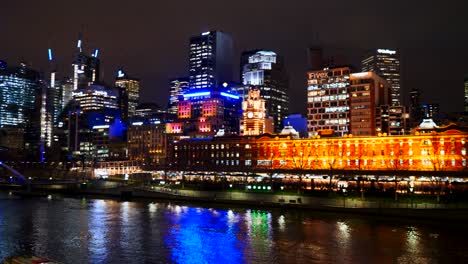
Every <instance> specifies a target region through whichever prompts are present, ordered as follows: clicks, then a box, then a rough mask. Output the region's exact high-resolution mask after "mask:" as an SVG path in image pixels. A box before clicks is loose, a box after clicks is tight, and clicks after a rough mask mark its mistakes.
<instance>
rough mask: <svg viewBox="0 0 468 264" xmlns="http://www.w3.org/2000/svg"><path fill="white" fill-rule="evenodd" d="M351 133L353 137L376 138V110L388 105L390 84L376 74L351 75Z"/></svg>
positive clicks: (377, 128) (377, 129)
mask: <svg viewBox="0 0 468 264" xmlns="http://www.w3.org/2000/svg"><path fill="white" fill-rule="evenodd" d="M349 81H350V86H349V89H348V91H349V116H350V132H351V134H353V136H375V135H376V134H377V133H378V131H380V129H379V127H378V126H377V124H376V108H377V107H380V106H382V105H388V84H387V82H386V81H385V80H384V79H382V78H381V77H379V76H378V75H377V74H375V72H360V73H352V74H350V75H349Z"/></svg>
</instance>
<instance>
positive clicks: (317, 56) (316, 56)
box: [307, 46, 323, 71]
mask: <svg viewBox="0 0 468 264" xmlns="http://www.w3.org/2000/svg"><path fill="white" fill-rule="evenodd" d="M307 58H308V62H309V65H308V66H309V70H311V71H316V70H320V69H322V68H323V52H322V48H320V47H315V46H314V47H309V48H307Z"/></svg>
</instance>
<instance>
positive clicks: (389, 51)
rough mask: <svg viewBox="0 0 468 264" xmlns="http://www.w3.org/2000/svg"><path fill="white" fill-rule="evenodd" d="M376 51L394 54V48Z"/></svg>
mask: <svg viewBox="0 0 468 264" xmlns="http://www.w3.org/2000/svg"><path fill="white" fill-rule="evenodd" d="M377 52H378V53H382V54H396V51H395V50H389V49H378V50H377Z"/></svg>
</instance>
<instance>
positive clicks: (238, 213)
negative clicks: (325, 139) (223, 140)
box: [0, 192, 468, 264]
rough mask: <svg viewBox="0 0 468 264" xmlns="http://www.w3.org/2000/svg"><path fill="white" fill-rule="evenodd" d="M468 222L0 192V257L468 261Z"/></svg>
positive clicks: (143, 260)
mask: <svg viewBox="0 0 468 264" xmlns="http://www.w3.org/2000/svg"><path fill="white" fill-rule="evenodd" d="M467 235H468V227H467V226H466V225H462V224H450V223H431V222H424V223H418V222H416V221H414V220H407V219H403V218H402V219H395V218H391V219H384V218H376V217H366V216H357V215H341V214H330V213H327V214H325V213H317V212H313V211H301V210H292V211H285V210H280V209H258V208H256V209H255V208H251V209H249V208H245V207H226V206H224V207H223V206H222V205H212V206H211V207H210V206H209V205H206V204H183V203H171V202H165V201H163V202H151V201H135V202H125V201H124V202H122V201H118V200H111V199H91V198H86V199H85V198H83V199H79V198H58V199H55V198H53V199H47V198H32V199H31V198H29V199H26V198H18V197H15V196H12V195H9V194H8V193H5V192H0V260H2V259H3V258H5V257H7V256H9V255H23V254H29V255H31V254H32V255H36V256H48V257H50V258H52V259H55V260H57V261H61V262H63V263H126V264H127V263H223V264H226V263H379V264H383V263H412V264H414V263H463V262H464V263H467V262H468V243H467V242H466V241H467V240H468V237H467Z"/></svg>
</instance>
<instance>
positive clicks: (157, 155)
mask: <svg viewBox="0 0 468 264" xmlns="http://www.w3.org/2000/svg"><path fill="white" fill-rule="evenodd" d="M165 132H166V124H152V123H144V122H141V123H134V124H131V125H129V127H128V141H127V148H128V158H129V159H130V160H136V161H140V162H142V163H145V164H148V165H161V164H165V159H166V156H167V143H168V140H167V139H168V137H167V134H166V133H165Z"/></svg>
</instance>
